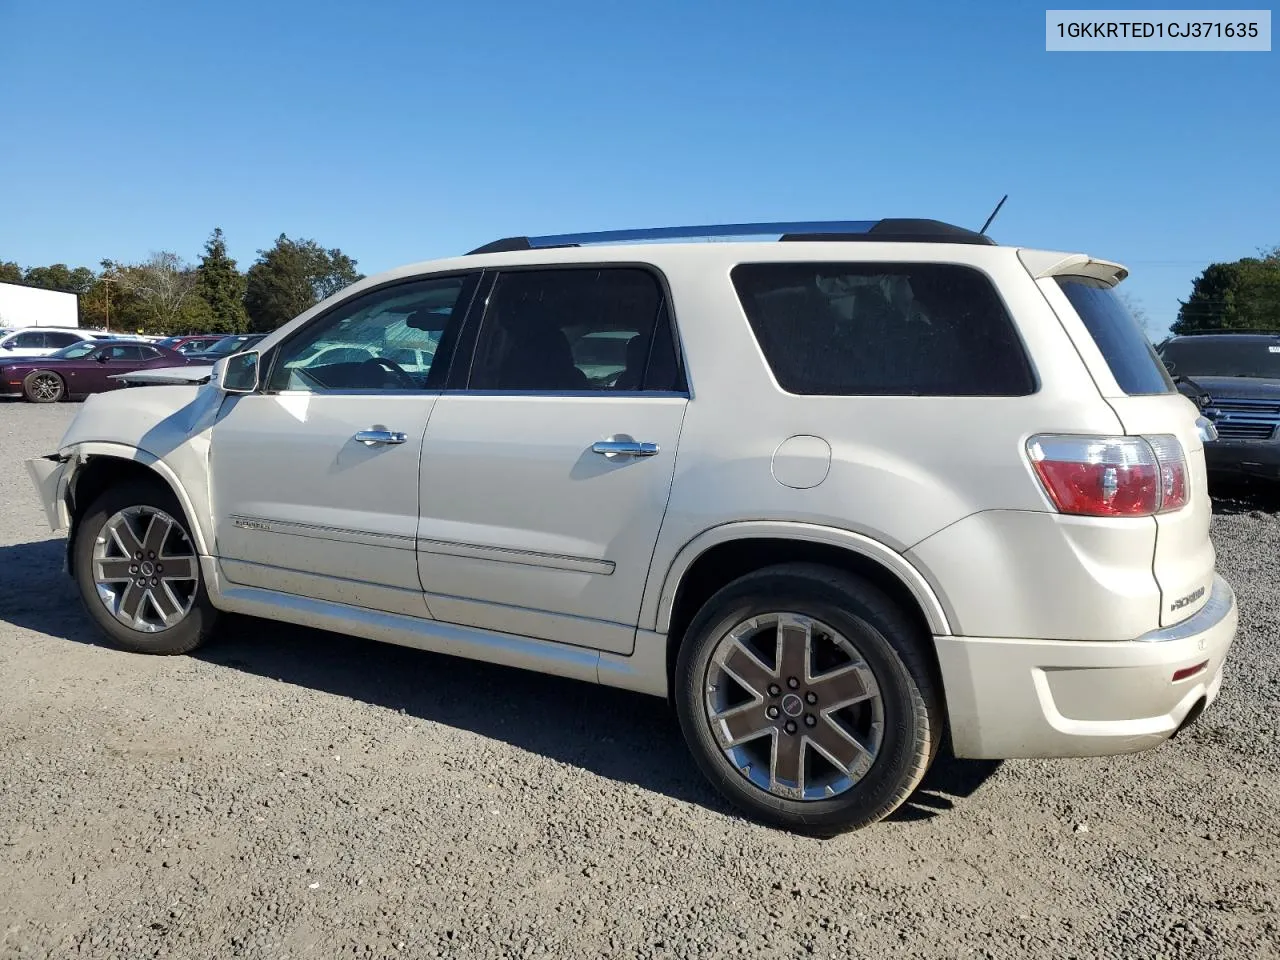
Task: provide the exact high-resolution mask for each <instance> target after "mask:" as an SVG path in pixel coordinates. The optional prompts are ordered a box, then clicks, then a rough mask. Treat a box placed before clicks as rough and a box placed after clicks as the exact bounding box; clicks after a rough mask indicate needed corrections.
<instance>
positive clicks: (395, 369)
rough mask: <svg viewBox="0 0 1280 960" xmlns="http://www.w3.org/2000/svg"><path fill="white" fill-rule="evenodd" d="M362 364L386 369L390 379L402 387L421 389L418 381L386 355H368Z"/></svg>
mask: <svg viewBox="0 0 1280 960" xmlns="http://www.w3.org/2000/svg"><path fill="white" fill-rule="evenodd" d="M364 365H366V366H367V365H372V366H375V367H377V368H379V369H380V370H384V371H386V372H387V373H389V374H391V377H392V379H394V380H395V381H396V383H398V384H399V385H400V386H402V387H406V388H408V389H410V390H420V389H422V388H421V386H420V385H419V384H418V382H417V381H416V380H414V379H413V377H411V376H409V374H408V373H406V372H405V370H404V368H402V367H401V366H400V365H399V364H398V363H396V362H395V361H394V360H388V359H387V358H386V357H370V358H369V359H368V360H366V361H365V362H364Z"/></svg>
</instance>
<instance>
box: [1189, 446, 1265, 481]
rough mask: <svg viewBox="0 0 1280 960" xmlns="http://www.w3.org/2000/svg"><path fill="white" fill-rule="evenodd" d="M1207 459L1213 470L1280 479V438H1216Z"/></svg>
mask: <svg viewBox="0 0 1280 960" xmlns="http://www.w3.org/2000/svg"><path fill="white" fill-rule="evenodd" d="M1204 461H1205V466H1206V467H1208V469H1209V472H1210V473H1218V474H1224V473H1225V474H1235V475H1237V476H1255V477H1269V478H1271V479H1280V440H1223V439H1219V440H1213V441H1210V442H1209V443H1206V444H1205V445H1204Z"/></svg>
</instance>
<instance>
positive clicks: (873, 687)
mask: <svg viewBox="0 0 1280 960" xmlns="http://www.w3.org/2000/svg"><path fill="white" fill-rule="evenodd" d="M927 642H928V638H927V637H926V636H922V635H921V634H920V631H919V629H918V628H917V627H916V626H915V625H914V624H913V622H912V621H911V620H910V619H909V618H908V617H907V616H905V615H904V614H903V612H902V611H901V610H900V609H899V608H898V607H897V606H896V605H895V604H894V602H893V601H892V600H890V599H889V598H888V597H887V596H886V595H885V594H884V593H882V592H881V591H880V590H878V589H876V588H875V587H873V586H872V585H870V584H869V583H866V582H865V581H863V580H860V579H858V578H856V577H853V576H850V575H849V574H846V573H843V572H841V571H838V570H833V569H830V568H827V567H822V566H818V565H815V564H801V563H795V564H783V565H779V566H775V567H769V568H766V569H764V570H760V571H757V572H755V573H751V574H748V575H747V576H744V577H742V578H740V579H738V580H735V581H734V582H733V583H731V584H729V585H728V586H726V587H724V588H723V589H722V590H720V591H719V592H718V593H716V594H715V595H714V596H713V597H712V598H711V599H710V600H708V601H707V603H706V604H705V605H704V606H703V608H702V609H701V610H700V611H699V612H698V614H697V616H695V617H694V619H693V622H692V623H691V624H690V626H689V630H688V632H687V633H686V635H685V640H684V642H683V643H682V644H681V646H680V652H679V656H678V659H677V664H676V672H675V689H674V699H675V705H676V710H677V713H678V715H679V718H680V725H681V728H682V729H683V731H684V735H685V740H686V741H687V742H688V744H689V748H690V750H691V752H692V753H693V756H694V759H695V761H696V762H697V764H698V767H699V768H700V769H701V770H702V772H703V774H704V775H705V776H706V777H707V779H708V780H710V781H711V783H712V784H713V785H714V786H715V787H716V788H717V789H718V790H719V791H720V792H721V793H722V794H724V796H725V797H726V798H727V799H728V800H729V801H730V802H731V803H733V804H734V805H735V806H736V807H738V808H739V809H741V810H742V811H743V812H745V813H746V814H747V815H749V816H750V817H752V818H753V819H755V820H758V821H760V822H763V823H767V824H770V825H773V826H779V827H783V828H785V829H788V830H793V831H797V832H801V833H809V834H816V835H820V836H830V835H834V834H837V833H841V832H844V831H847V830H854V829H857V828H859V827H864V826H867V825H868V824H872V823H875V822H876V821H878V820H881V819H883V818H884V817H886V816H888V815H889V814H890V813H892V812H893V811H894V810H895V809H897V808H898V806H900V805H901V804H902V802H903V801H904V800H906V799H907V797H908V796H910V794H911V792H912V791H913V790H915V788H916V787H917V786H918V785H919V783H920V781H921V780H922V779H923V777H924V775H925V772H926V771H927V770H928V768H929V764H930V763H931V762H932V760H933V757H934V754H935V753H936V751H937V745H938V743H939V742H940V741H941V739H942V734H943V709H942V702H941V699H940V697H939V695H938V693H937V690H936V688H935V685H934V682H933V679H932V676H933V675H932V671H931V670H930V666H929V663H928V661H927V660H926V656H925V652H924V650H925V648H924V647H923V644H924V643H927ZM797 651H799V652H797ZM788 774H793V775H788Z"/></svg>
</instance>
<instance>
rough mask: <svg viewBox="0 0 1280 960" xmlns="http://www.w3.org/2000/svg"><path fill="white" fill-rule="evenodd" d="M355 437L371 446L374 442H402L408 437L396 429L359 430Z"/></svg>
mask: <svg viewBox="0 0 1280 960" xmlns="http://www.w3.org/2000/svg"><path fill="white" fill-rule="evenodd" d="M355 439H356V440H358V441H359V442H360V443H363V444H364V445H365V446H368V447H372V446H373V445H374V444H376V443H404V442H405V441H406V440H408V439H409V438H408V437H407V436H406V435H405V434H403V433H401V432H400V431H398V430H361V431H360V432H359V433H357V434H356V436H355Z"/></svg>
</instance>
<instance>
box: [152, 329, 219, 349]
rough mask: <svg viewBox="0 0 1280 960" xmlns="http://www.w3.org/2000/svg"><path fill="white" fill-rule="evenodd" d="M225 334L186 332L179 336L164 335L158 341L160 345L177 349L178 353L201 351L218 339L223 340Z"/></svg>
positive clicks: (211, 345) (210, 346) (208, 347)
mask: <svg viewBox="0 0 1280 960" xmlns="http://www.w3.org/2000/svg"><path fill="white" fill-rule="evenodd" d="M226 336H227V335H226V334H222V333H211V334H186V335H183V336H179V337H165V338H164V339H163V340H160V341H159V344H160V346H162V347H168V348H169V349H170V350H177V351H178V352H179V353H201V352H203V351H205V350H208V349H210V348H212V347H213V346H214V344H216V343H217V342H218V341H219V340H225V339H226Z"/></svg>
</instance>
